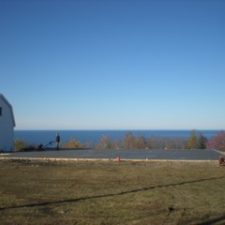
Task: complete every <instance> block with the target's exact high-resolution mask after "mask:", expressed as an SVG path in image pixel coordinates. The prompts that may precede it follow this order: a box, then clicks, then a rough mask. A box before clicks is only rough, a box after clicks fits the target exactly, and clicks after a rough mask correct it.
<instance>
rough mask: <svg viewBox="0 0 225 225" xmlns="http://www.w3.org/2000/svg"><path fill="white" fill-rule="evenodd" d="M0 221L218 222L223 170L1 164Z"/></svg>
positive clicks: (180, 165) (224, 198)
mask: <svg viewBox="0 0 225 225" xmlns="http://www.w3.org/2000/svg"><path fill="white" fill-rule="evenodd" d="M0 224H1V225H5V224H10V225H20V224H21V225H32V224H35V225H42V224H43V225H53V224H54V225H57V224H58V225H61V224H69V225H70V224H90V225H95V224H101V225H106V224H121V225H122V224H129V225H132V224H140V225H145V224H146V225H149V224H152V225H164V224H179V225H182V224H201V225H205V224H225V167H218V166H217V164H215V163H184V162H160V163H159V162H138V163H134V162H133V163H132V162H121V163H118V162H74V163H71V162H70V163H47V162H46V163H41V162H40V163H37V162H36V163H29V162H25V161H20V162H19V161H0Z"/></svg>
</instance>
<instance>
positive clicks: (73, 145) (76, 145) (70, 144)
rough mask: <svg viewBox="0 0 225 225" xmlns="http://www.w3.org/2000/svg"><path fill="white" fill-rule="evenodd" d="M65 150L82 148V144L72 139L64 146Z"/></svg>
mask: <svg viewBox="0 0 225 225" xmlns="http://www.w3.org/2000/svg"><path fill="white" fill-rule="evenodd" d="M63 148H68V149H74V148H82V145H81V143H80V142H79V141H77V140H75V139H72V140H70V141H68V142H66V143H65V144H64V145H63Z"/></svg>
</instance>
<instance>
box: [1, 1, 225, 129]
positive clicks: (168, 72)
mask: <svg viewBox="0 0 225 225" xmlns="http://www.w3.org/2000/svg"><path fill="white" fill-rule="evenodd" d="M224 12H225V1H223V0H211V1H209V0H193V1H192V0H177V1H175V0H171V1H169V0H168V1H165V0H157V1H156V0H152V1H151V0H148V1H147V0H146V1H144V0H143V1H142V0H139V1H138V0H136V1H135V0H120V1H119V0H108V1H107V0H104V1H103V0H102V1H101V0H98V1H97V0H96V1H95V0H89V1H88V0H84V1H83V0H82V1H81V0H79V1H78V0H74V1H72V0H70V1H69V0H56V1H50V0H45V1H44V0H39V1H38V0H36V1H35V0H30V1H28V0H27V1H26V0H0V32H1V33H0V34H1V35H0V78H1V79H0V92H1V93H3V94H4V95H5V96H6V97H7V98H8V99H9V101H10V102H11V103H12V105H13V107H14V112H15V117H16V123H17V129H225V101H224V99H225V41H224V40H225V13H224Z"/></svg>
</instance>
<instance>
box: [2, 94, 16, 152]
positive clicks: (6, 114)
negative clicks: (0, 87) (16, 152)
mask: <svg viewBox="0 0 225 225" xmlns="http://www.w3.org/2000/svg"><path fill="white" fill-rule="evenodd" d="M0 107H1V108H2V110H1V111H2V112H1V115H0V150H3V151H11V150H13V146H14V144H13V142H14V126H13V119H12V114H11V109H10V108H9V106H8V105H7V104H6V103H5V101H4V100H3V99H2V98H1V97H0Z"/></svg>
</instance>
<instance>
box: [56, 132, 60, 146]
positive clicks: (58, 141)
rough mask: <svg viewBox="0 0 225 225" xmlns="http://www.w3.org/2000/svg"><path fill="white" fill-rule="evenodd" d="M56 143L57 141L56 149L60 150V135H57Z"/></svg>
mask: <svg viewBox="0 0 225 225" xmlns="http://www.w3.org/2000/svg"><path fill="white" fill-rule="evenodd" d="M55 141H56V149H57V150H59V143H60V136H59V133H57V135H56V138H55Z"/></svg>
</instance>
